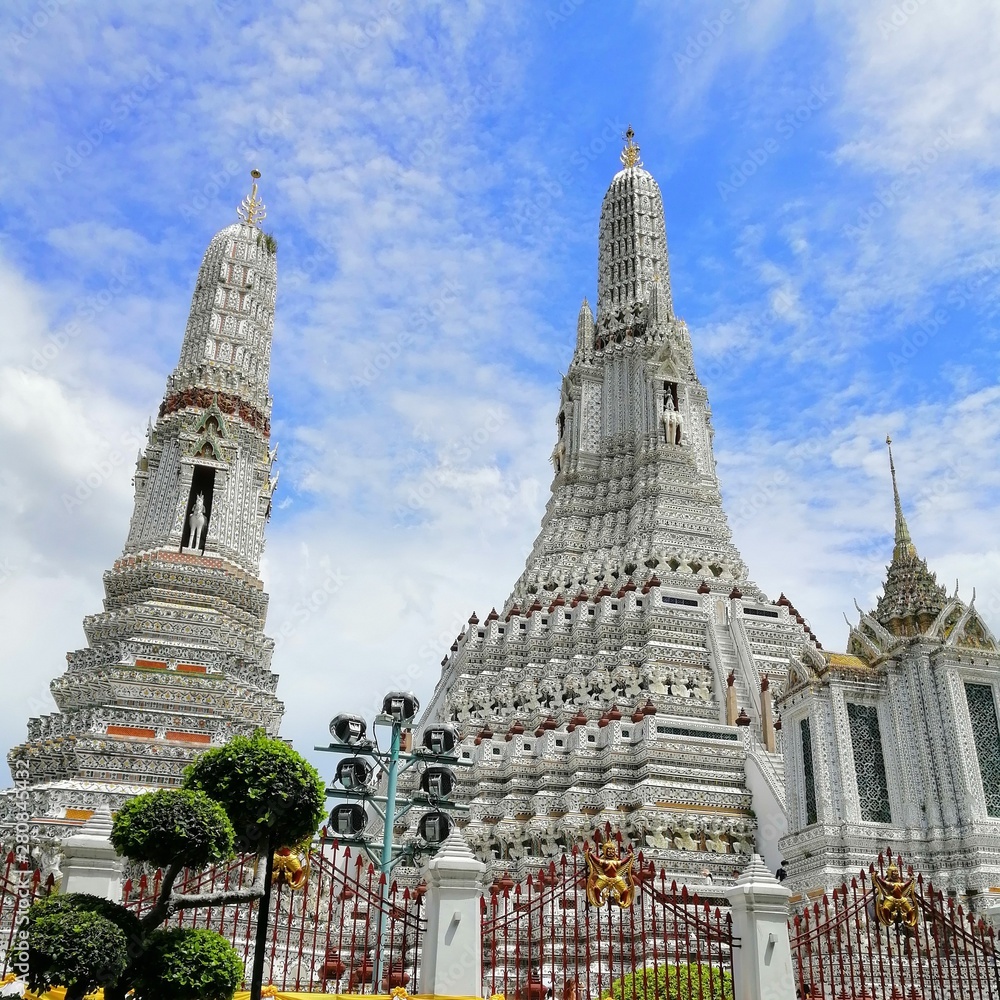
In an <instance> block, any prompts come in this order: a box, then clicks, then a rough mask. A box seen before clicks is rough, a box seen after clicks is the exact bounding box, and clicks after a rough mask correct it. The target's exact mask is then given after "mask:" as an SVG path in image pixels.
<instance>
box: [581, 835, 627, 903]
mask: <svg viewBox="0 0 1000 1000" xmlns="http://www.w3.org/2000/svg"><path fill="white" fill-rule="evenodd" d="M583 855H584V857H585V858H586V859H587V900H588V902H589V903H590V904H591V905H592V906H603V905H604V904H605V903H606V902H615V903H617V904H618V905H619V906H620V907H621V908H622V909H623V910H624V909H626V908H627V907H629V906H631V905H632V900H633V899H635V879H634V878H633V877H632V862H633V861H635V854H634V852H633V851H632V850H631V848H630V849H629V852H628V854H627V855H625V857H624V858H623V857H621V856H620V854H619V851H618V845H617V844H616V843H615V841H614V840H611V839H610V838H609V839H608V840H605V841H604V843H603V844H602V845H601V853H600V854H599V855H598V854H592V853H591V851H590V847H589V845H588V846H586V847H584V849H583Z"/></svg>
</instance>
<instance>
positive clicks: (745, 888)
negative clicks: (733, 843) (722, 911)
mask: <svg viewBox="0 0 1000 1000" xmlns="http://www.w3.org/2000/svg"><path fill="white" fill-rule="evenodd" d="M727 895H728V896H729V901H730V902H734V901H735V900H737V899H741V898H742V899H760V900H761V901H763V900H764V899H774V900H782V901H783V902H785V903H787V901H788V900H789V899H791V898H792V892H791V890H790V889H786V888H785V886H784V885H783V884H782V883H781V882H779V881H778V879H777V878H775V876H774V874H773V873H772V872H771V869H770V868H768V867H767V865H766V864H764V859H763V858H762V857H761V856H760V855H759V854H753V855H751V857H750V864H749V865H747V866H746V868H744V869H743V871H742V872H740V875H739V878H737V879H736V882H735V883H734V885H733V886H732V888H730V889H729V890H727Z"/></svg>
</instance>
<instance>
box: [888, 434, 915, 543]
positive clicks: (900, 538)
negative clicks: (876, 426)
mask: <svg viewBox="0 0 1000 1000" xmlns="http://www.w3.org/2000/svg"><path fill="white" fill-rule="evenodd" d="M885 444H886V447H887V448H888V449H889V471H890V472H891V473H892V499H893V503H894V504H895V506H896V533H895V538H896V544H895V546H894V547H893V550H892V558H893V559H894V560H895V559H906V558H909V559H914V558H916V555H917V549H916V546H915V545H914V544H913V539H912V538H911V537H910V529H909V528H908V527H907V524H906V518H905V517H903V505H902V504H901V503H900V501H899V486H898V485H897V484H896V463H895V462H894V461H893V459H892V438H891V437H889V435H888V434H886V436H885Z"/></svg>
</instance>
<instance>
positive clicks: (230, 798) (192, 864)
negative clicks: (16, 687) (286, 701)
mask: <svg viewBox="0 0 1000 1000" xmlns="http://www.w3.org/2000/svg"><path fill="white" fill-rule="evenodd" d="M325 800H326V797H325V792H324V786H323V782H322V780H321V779H320V777H319V774H318V772H317V771H316V769H315V768H313V767H312V766H311V765H310V764H309V763H308V762H307V761H306V760H305V759H304V758H303V757H302V756H300V755H299V754H297V753H296V752H295V751H294V750H292V749H291V747H289V746H288V745H287V744H285V743H283V742H282V741H281V740H274V739H270V738H268V737H267V735H266V734H265V733H264V732H263V731H261V730H259V731H258V732H257V733H255V734H254V735H253V736H252V737H235V738H234V739H232V740H230V742H229V743H227V744H226V745H225V746H223V747H218V748H216V749H213V750H209V751H207V752H206V753H204V754H203V755H202V756H201V757H199V758H198V759H197V760H196V761H195V763H194V764H192V765H191V767H190V768H189V769H188V771H187V773H186V775H185V787H184V788H180V789H170V790H166V789H165V790H161V791H156V792H149V793H147V794H145V795H138V796H136V797H135V798H134V799H132V800H131V801H130V802H128V803H127V804H126V805H125V806H123V807H122V808H121V809H120V810H119V812H118V814H117V815H116V816H115V820H114V824H113V827H112V832H111V842H112V844H113V845H114V847H115V850H117V851H118V852H119V854H122V855H123V856H124V857H126V858H128V859H129V860H131V861H140V862H143V863H146V864H152V865H156V866H158V867H161V868H163V869H164V873H163V878H162V880H161V882H160V889H159V894H158V896H157V898H156V900H155V902H154V904H153V906H152V907H150V909H149V911H148V912H147V913H146V914H145V915H144V916H143V917H142V918H141V919H137V918H136V917H135V916H134V915H133V914H132V913H129V912H128V911H127V910H125V908H124V907H122V906H119V905H118V904H116V903H111V902H109V901H108V900H103V899H98V898H97V897H94V896H87V895H83V894H71V895H67V896H54V897H50V898H48V899H45V900H42V901H40V902H39V903H36V904H35V905H34V906H33V907H32V909H31V910H30V911H29V915H28V919H29V925H28V928H29V959H30V962H29V965H30V967H31V968H32V970H33V974H34V975H35V976H36V978H35V979H34V980H33V981H32V985H33V988H34V984H35V983H37V984H38V985H39V986H40V987H43V988H44V987H47V986H49V985H62V986H66V987H67V988H68V990H69V991H70V992H69V993H67V1000H76V996H77V995H79V996H81V997H82V996H83V995H84V993H86V992H87V990H88V989H92V988H93V986H95V985H103V986H104V987H105V996H106V998H107V1000H123V998H124V997H125V994H126V993H127V992H128V991H129V990H130V989H133V988H134V989H135V990H136V995H137V996H139V997H141V998H152V997H157V998H159V1000H172V998H176V1000H183V998H187V997H190V998H192V1000H196V998H205V1000H216V998H218V1000H228V998H230V997H232V994H233V991H234V990H235V988H236V986H237V985H238V984H239V982H240V980H241V979H242V977H243V966H242V963H241V961H240V959H239V956H238V955H237V954H236V952H235V951H234V950H233V948H232V946H231V945H230V944H229V943H228V942H227V941H225V940H224V939H223V938H222V937H221V936H220V935H218V934H216V933H215V932H214V931H207V930H198V931H187V930H184V931H180V930H178V931H162V932H161V931H158V930H157V928H159V927H160V926H161V925H162V924H163V923H164V921H166V920H167V919H169V918H170V917H171V916H172V915H173V914H174V913H176V912H177V911H178V910H182V909H188V908H191V907H196V906H221V905H224V904H226V903H235V902H248V901H251V900H258V899H259V900H260V907H259V912H260V913H262V914H266V913H267V907H268V902H269V897H270V888H271V871H272V859H273V855H274V851H275V850H277V849H279V848H281V847H285V846H289V845H292V844H296V843H299V842H300V841H302V840H303V839H305V838H306V837H311V836H312V834H313V833H315V831H316V829H317V828H318V826H319V824H320V822H321V820H322V818H323V813H324V805H325ZM234 847H238V848H239V849H240V850H242V851H247V852H252V853H255V854H257V855H258V858H259V859H260V861H261V862H262V863H258V865H257V878H256V879H255V881H254V884H253V885H251V886H241V887H239V888H236V889H226V890H220V891H218V892H205V893H179V892H175V891H174V884H175V882H176V880H177V877H178V876H179V875H180V873H181V872H182V871H183V870H184V869H185V868H193V869H199V868H204V867H206V866H208V865H210V864H213V863H215V862H218V861H222V860H224V859H226V858H229V857H231V856H232V853H233V849H234ZM84 926H86V927H92V928H93V929H94V933H93V934H86V933H77V932H75V931H73V930H72V928H76V927H84ZM264 930H266V920H258V939H261V938H262V932H263V931H264ZM73 938H75V939H76V940H73ZM84 938H86V939H87V940H82V939H84ZM91 940H93V941H98V942H100V943H101V947H100V948H96V949H92V948H91V947H90V942H91ZM265 943H266V942H265V941H264V940H258V948H257V952H258V958H259V959H262V958H263V953H264V948H265ZM199 955H200V956H201V958H199V957H198V956H199ZM185 970H186V971H185ZM234 977H235V978H234ZM257 979H259V972H258V970H257V969H256V968H255V984H256V987H257V993H258V994H259V983H257V982H256V981H257ZM157 984H159V985H157ZM80 990H82V991H83V992H79V991H80ZM74 991H75V992H74ZM192 991H193V992H192Z"/></svg>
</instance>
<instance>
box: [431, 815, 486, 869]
mask: <svg viewBox="0 0 1000 1000" xmlns="http://www.w3.org/2000/svg"><path fill="white" fill-rule="evenodd" d="M427 867H428V868H429V869H430V871H431V873H432V874H433V875H437V876H438V877H440V876H441V875H442V874H444V873H445V872H462V873H467V874H472V875H480V874H482V873H483V872H484V871H486V865H484V864H483V862H482V861H480V860H479V858H477V857H476V856H475V854H473V853H472V848H470V847H469V845H468V843H467V842H466V839H465V837H463V836H462V831H461V830H459V828H458V827H457V826H453V827H452V828H451V832H450V833H449V834H448V836H447V837H446V838H445V839H444V842H443V843H442V844H441V846H440V847H439V848H438V852H437V854H435V855H434V857H433V858H431V860H430V863H429V864H428V865H427Z"/></svg>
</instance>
